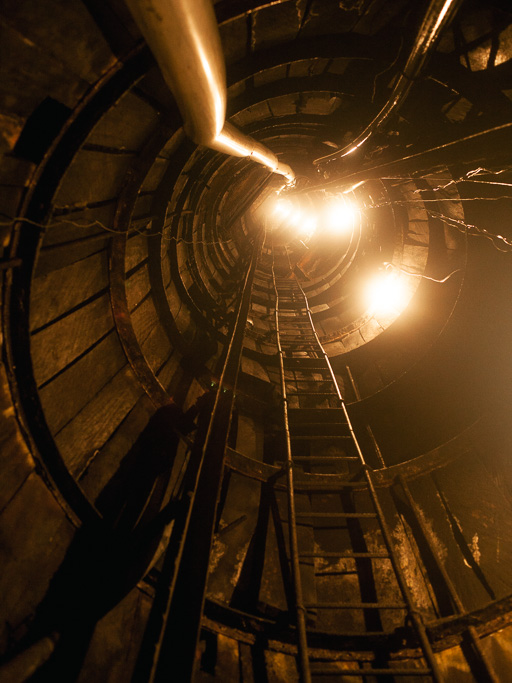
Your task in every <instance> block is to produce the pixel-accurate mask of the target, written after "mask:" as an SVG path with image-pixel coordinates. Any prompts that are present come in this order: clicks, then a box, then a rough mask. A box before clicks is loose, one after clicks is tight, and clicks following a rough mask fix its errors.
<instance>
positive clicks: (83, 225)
mask: <svg viewBox="0 0 512 683" xmlns="http://www.w3.org/2000/svg"><path fill="white" fill-rule="evenodd" d="M2 215H3V216H5V214H2ZM14 223H27V224H28V225H33V226H35V227H37V228H43V229H44V228H53V227H56V226H58V225H62V224H63V223H64V224H65V225H72V226H74V227H77V228H93V227H99V228H101V229H102V230H105V231H106V232H109V233H111V234H114V235H132V234H134V233H135V234H137V235H142V236H143V237H153V236H155V237H156V236H157V235H160V236H161V237H162V238H163V239H164V240H165V241H168V242H172V241H174V242H177V243H178V242H183V243H184V244H203V245H222V244H228V243H230V242H233V241H234V240H233V239H228V240H216V241H211V242H209V241H203V240H186V239H183V238H182V237H174V236H168V235H166V234H165V233H164V232H163V231H156V232H148V231H147V230H146V229H142V230H138V229H137V228H131V229H129V230H127V231H126V232H125V231H122V230H115V229H114V228H109V227H108V226H107V225H105V224H104V223H102V222H101V221H99V220H95V221H91V222H90V223H78V222H77V221H72V220H69V219H67V218H63V219H60V220H58V221H53V222H51V223H39V222H37V221H33V220H31V219H30V218H25V217H24V216H15V217H14V218H11V219H10V220H8V221H0V227H5V226H10V225H13V224H14Z"/></svg>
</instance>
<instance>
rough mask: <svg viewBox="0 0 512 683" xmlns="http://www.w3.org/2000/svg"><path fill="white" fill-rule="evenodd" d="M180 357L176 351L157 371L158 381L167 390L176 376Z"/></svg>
mask: <svg viewBox="0 0 512 683" xmlns="http://www.w3.org/2000/svg"><path fill="white" fill-rule="evenodd" d="M179 363H180V358H179V356H178V354H177V353H176V352H174V351H173V353H172V355H171V356H170V357H169V358H168V359H167V360H166V361H165V363H164V364H163V365H162V367H161V368H160V370H159V371H158V372H157V373H156V376H157V378H158V381H159V382H160V384H161V385H162V386H163V387H164V388H165V389H167V390H169V387H170V384H171V382H172V380H173V378H174V375H175V373H176V370H177V369H178V368H179Z"/></svg>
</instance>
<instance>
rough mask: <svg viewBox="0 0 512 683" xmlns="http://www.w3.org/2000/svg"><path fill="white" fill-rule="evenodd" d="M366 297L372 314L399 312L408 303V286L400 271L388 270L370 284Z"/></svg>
mask: <svg viewBox="0 0 512 683" xmlns="http://www.w3.org/2000/svg"><path fill="white" fill-rule="evenodd" d="M366 298H367V301H368V306H369V308H370V311H371V313H372V315H375V314H381V315H392V314H398V313H400V312H401V311H402V310H403V309H404V308H405V307H406V305H407V303H408V298H409V297H408V288H407V287H406V284H405V282H404V281H403V279H401V278H400V275H399V274H398V273H394V272H389V271H388V272H386V273H384V274H382V275H381V276H380V277H377V278H375V279H374V280H372V281H371V282H370V283H369V284H368V287H367V289H366Z"/></svg>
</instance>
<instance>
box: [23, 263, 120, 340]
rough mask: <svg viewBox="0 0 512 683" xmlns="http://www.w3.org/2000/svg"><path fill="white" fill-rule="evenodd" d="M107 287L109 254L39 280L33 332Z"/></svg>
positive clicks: (33, 301)
mask: <svg viewBox="0 0 512 683" xmlns="http://www.w3.org/2000/svg"><path fill="white" fill-rule="evenodd" d="M107 286H108V259H107V253H106V251H102V252H100V253H97V254H93V255H92V256H89V257H88V258H86V259H82V260H81V261H78V262H77V263H74V264H72V265H71V266H67V267H66V268H61V269H60V270H58V271H54V272H52V273H48V274H47V275H44V276H43V277H38V278H35V279H34V281H33V283H32V287H31V293H32V297H31V301H30V329H31V330H34V329H37V328H38V327H41V326H42V325H46V324H47V323H49V322H50V321H51V320H54V319H55V318H57V317H58V316H61V315H63V314H64V313H66V311H69V310H70V309H72V308H75V307H76V306H78V305H79V304H81V303H83V302H84V301H85V300H86V299H89V298H90V297H92V296H94V295H95V294H97V293H98V292H100V291H101V290H102V289H106V288H107Z"/></svg>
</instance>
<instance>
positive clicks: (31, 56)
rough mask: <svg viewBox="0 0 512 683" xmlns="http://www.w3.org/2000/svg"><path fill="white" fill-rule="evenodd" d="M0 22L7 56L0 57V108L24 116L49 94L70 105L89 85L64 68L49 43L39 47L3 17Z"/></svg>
mask: <svg viewBox="0 0 512 683" xmlns="http://www.w3.org/2000/svg"><path fill="white" fill-rule="evenodd" d="M0 21H1V31H2V50H3V54H4V55H9V59H8V60H7V59H5V58H3V59H1V60H0V109H1V110H2V111H3V112H5V113H7V112H9V113H13V114H17V115H19V116H21V117H22V118H27V117H28V116H29V115H30V114H31V113H32V112H33V111H34V109H35V108H36V107H37V106H38V105H39V104H40V103H41V102H42V101H43V100H44V98H45V97H48V96H50V97H53V98H54V99H55V100H57V101H58V102H62V103H63V104H65V105H66V106H68V107H70V108H73V107H74V106H75V105H76V103H77V102H78V100H79V99H80V98H81V97H83V95H84V94H85V93H86V91H87V90H88V88H89V84H88V83H87V82H86V81H85V80H83V79H82V78H80V77H79V76H77V75H76V74H74V73H72V72H71V71H70V70H69V69H67V68H66V66H65V65H64V64H63V63H62V62H61V61H60V60H59V59H57V58H56V57H55V56H54V54H53V51H52V49H51V47H50V46H48V49H47V50H44V49H43V50H41V47H40V46H38V45H35V44H34V43H33V42H31V41H30V40H27V39H26V37H25V35H23V34H22V33H21V32H20V31H19V30H17V29H16V28H13V27H12V26H10V25H9V23H7V22H6V20H5V19H1V20H0ZM51 23H52V22H48V20H47V19H46V20H45V22H44V24H45V25H46V26H49V25H51ZM58 42H60V39H59V40H57V41H56V43H58Z"/></svg>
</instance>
